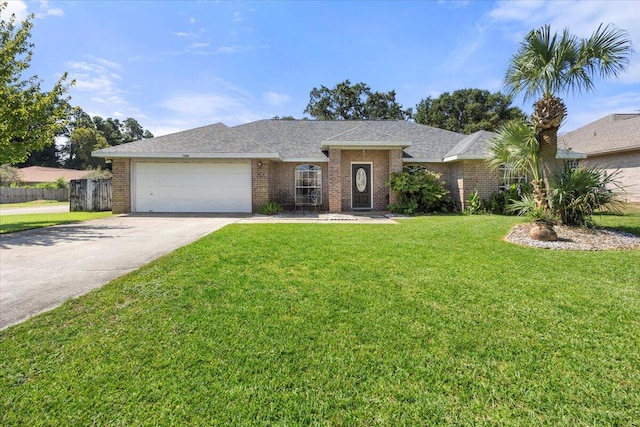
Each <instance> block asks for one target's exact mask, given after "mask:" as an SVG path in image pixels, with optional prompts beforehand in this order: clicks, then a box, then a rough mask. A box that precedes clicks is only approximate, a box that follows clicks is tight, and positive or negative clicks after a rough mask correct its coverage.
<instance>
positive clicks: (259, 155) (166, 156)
mask: <svg viewBox="0 0 640 427" xmlns="http://www.w3.org/2000/svg"><path fill="white" fill-rule="evenodd" d="M91 156H93V157H103V158H108V159H114V158H130V159H141V158H143V159H277V160H282V157H280V155H279V154H277V153H151V152H145V153H131V152H129V153H100V152H99V151H93V152H92V153H91Z"/></svg>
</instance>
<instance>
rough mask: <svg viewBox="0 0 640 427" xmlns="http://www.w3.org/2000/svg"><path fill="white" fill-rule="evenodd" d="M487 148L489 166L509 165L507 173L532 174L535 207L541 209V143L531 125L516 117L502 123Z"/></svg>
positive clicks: (496, 167)
mask: <svg viewBox="0 0 640 427" xmlns="http://www.w3.org/2000/svg"><path fill="white" fill-rule="evenodd" d="M489 151H490V153H491V157H490V159H489V161H488V166H489V167H490V168H491V169H494V170H496V169H498V168H500V167H502V166H504V165H508V166H509V169H508V170H507V173H512V174H514V175H515V176H522V175H523V174H524V175H527V176H529V177H531V185H532V186H533V198H534V199H535V202H536V206H535V207H536V208H540V207H543V208H544V207H545V204H544V200H545V197H544V192H543V186H542V162H541V153H540V143H539V142H538V135H537V133H536V130H535V128H534V126H532V125H531V124H529V123H525V122H523V121H519V120H512V121H510V122H507V123H505V124H504V125H502V126H501V127H500V129H499V130H498V134H497V135H496V137H495V138H493V139H492V140H491V143H490V145H489Z"/></svg>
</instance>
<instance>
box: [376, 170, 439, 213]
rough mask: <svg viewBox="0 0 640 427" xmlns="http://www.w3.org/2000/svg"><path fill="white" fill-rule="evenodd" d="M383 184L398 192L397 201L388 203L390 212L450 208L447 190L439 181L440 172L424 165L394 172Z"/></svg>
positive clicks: (419, 211) (426, 211) (435, 210)
mask: <svg viewBox="0 0 640 427" xmlns="http://www.w3.org/2000/svg"><path fill="white" fill-rule="evenodd" d="M385 185H386V186H387V187H389V188H391V190H392V191H395V192H396V193H397V194H398V201H397V203H393V204H390V205H389V210H391V211H392V212H396V213H403V214H409V215H412V214H416V213H428V212H449V211H451V210H452V202H451V199H450V198H449V192H448V191H447V190H446V189H445V188H444V186H443V184H442V182H441V181H440V174H438V173H435V172H431V171H429V170H427V169H426V168H424V167H413V168H405V170H404V171H402V172H394V173H392V174H391V175H390V176H389V178H388V179H387V181H386V182H385Z"/></svg>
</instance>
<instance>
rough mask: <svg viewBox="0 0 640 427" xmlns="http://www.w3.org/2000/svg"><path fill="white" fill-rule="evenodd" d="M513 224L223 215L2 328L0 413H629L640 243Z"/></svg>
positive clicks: (156, 417) (95, 419)
mask: <svg viewBox="0 0 640 427" xmlns="http://www.w3.org/2000/svg"><path fill="white" fill-rule="evenodd" d="M615 218H617V217H610V220H611V221H612V222H615ZM518 221H521V219H518V218H513V217H501V216H442V217H438V216H433V217H422V218H417V219H407V220H402V221H401V222H400V223H399V224H398V225H359V224H257V225H232V226H228V227H225V228H223V229H221V230H219V231H217V232H215V233H213V234H211V235H209V236H207V237H205V238H203V239H201V240H199V241H198V242H195V243H193V244H191V245H189V246H187V247H184V248H182V249H179V250H177V251H175V252H174V253H172V254H170V255H168V256H165V257H163V258H161V259H159V260H157V261H155V262H152V263H150V264H148V265H147V266H145V267H143V268H142V269H140V270H138V271H136V272H133V273H131V274H129V275H127V276H125V277H123V278H121V279H118V280H115V281H114V282H112V283H110V284H109V285H107V286H105V287H104V288H102V289H100V290H97V291H94V292H92V293H90V294H88V295H86V296H84V297H81V298H78V299H75V300H72V301H69V302H68V303H66V304H64V305H63V306H62V307H60V308H58V309H56V310H54V311H52V312H49V313H45V314H43V315H40V316H38V317H36V318H34V319H31V320H30V321H27V322H24V323H22V324H19V325H16V326H13V327H10V328H8V329H6V330H4V331H0V354H2V358H1V359H0V360H1V364H0V390H2V392H1V393H0V424H2V425H30V426H35V425H127V426H136V425H224V426H226V425H282V426H299V425H300V426H306V425H328V426H329V425H331V426H333V425H335V426H342V425H344V426H360V425H361V426H369V425H392V426H398V425H406V426H416V425H585V426H586V425H621V426H624V425H627V426H631V425H634V424H635V423H637V421H638V420H640V345H638V343H640V320H639V319H640V317H639V315H638V313H640V251H608V252H561V251H551V250H543V249H534V248H528V247H520V246H516V245H512V244H509V243H506V242H505V241H503V236H505V235H506V234H507V231H508V230H509V229H510V227H511V226H512V225H513V224H515V223H516V222H518ZM613 225H615V224H613Z"/></svg>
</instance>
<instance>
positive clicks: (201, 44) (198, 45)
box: [189, 43, 209, 49]
mask: <svg viewBox="0 0 640 427" xmlns="http://www.w3.org/2000/svg"><path fill="white" fill-rule="evenodd" d="M204 47H209V43H193V44H191V45H190V46H189V49H202V48H204Z"/></svg>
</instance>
